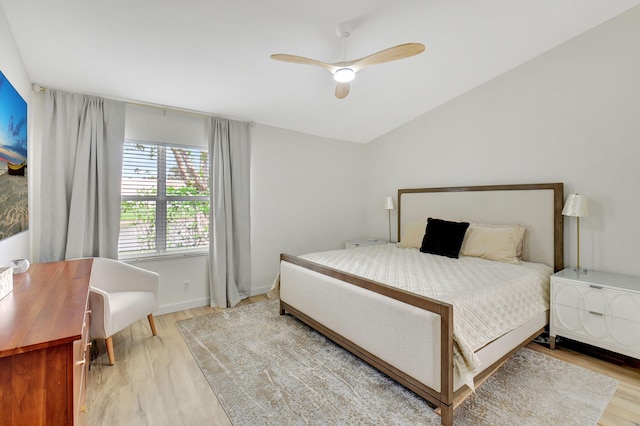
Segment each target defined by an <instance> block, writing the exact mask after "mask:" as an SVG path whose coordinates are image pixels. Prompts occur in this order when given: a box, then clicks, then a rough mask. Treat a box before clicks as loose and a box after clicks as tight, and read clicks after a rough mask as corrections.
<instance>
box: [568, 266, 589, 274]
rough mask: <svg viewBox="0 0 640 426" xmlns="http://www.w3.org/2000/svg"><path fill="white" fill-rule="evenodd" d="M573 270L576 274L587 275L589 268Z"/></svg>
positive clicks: (575, 268)
mask: <svg viewBox="0 0 640 426" xmlns="http://www.w3.org/2000/svg"><path fill="white" fill-rule="evenodd" d="M572 269H573V270H574V271H575V272H577V273H578V274H586V273H587V272H588V271H587V268H581V267H578V266H574V267H573V268H572Z"/></svg>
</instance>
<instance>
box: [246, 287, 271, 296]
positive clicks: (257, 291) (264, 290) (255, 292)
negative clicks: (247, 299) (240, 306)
mask: <svg viewBox="0 0 640 426" xmlns="http://www.w3.org/2000/svg"><path fill="white" fill-rule="evenodd" d="M269 290H271V286H270V285H267V286H264V287H258V288H252V289H251V291H250V292H249V296H256V295H258V294H266V293H268V292H269Z"/></svg>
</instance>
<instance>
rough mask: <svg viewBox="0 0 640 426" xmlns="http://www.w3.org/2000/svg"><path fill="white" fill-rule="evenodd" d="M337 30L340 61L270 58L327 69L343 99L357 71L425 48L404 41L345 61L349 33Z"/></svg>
mask: <svg viewBox="0 0 640 426" xmlns="http://www.w3.org/2000/svg"><path fill="white" fill-rule="evenodd" d="M337 32H338V36H339V37H340V38H341V39H342V61H340V62H335V63H333V64H329V63H326V62H322V61H318V60H316V59H310V58H305V57H304V56H297V55H288V54H285V53H277V54H274V55H271V59H275V60H276V61H284V62H293V63H295V64H303V65H316V66H319V67H322V68H324V69H326V70H328V71H329V72H330V73H331V74H333V78H334V80H335V81H336V82H337V84H336V98H338V99H344V98H346V97H347V95H348V94H349V89H350V85H349V82H350V81H351V80H353V79H354V78H355V76H356V73H357V72H358V71H360V70H362V69H364V68H366V67H369V66H371V65H377V64H382V63H385V62H391V61H396V60H398V59H403V58H408V57H410V56H414V55H417V54H419V53H422V52H424V49H425V47H424V45H423V44H421V43H405V44H399V45H397V46H394V47H390V48H388V49H384V50H381V51H379V52H376V53H373V54H371V55H368V56H365V57H363V58H360V59H354V60H352V61H347V60H346V59H345V56H346V55H345V43H346V39H347V38H348V37H349V35H350V33H349V32H348V31H340V30H338V31H337Z"/></svg>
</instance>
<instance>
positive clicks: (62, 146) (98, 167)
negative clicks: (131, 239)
mask: <svg viewBox="0 0 640 426" xmlns="http://www.w3.org/2000/svg"><path fill="white" fill-rule="evenodd" d="M124 122H125V104H124V103H123V102H118V101H112V100H106V99H102V98H98V97H95V96H87V95H80V94H74V93H67V92H62V91H58V90H47V91H46V92H45V101H44V124H43V136H42V138H43V141H42V142H43V143H42V146H43V148H42V158H43V161H42V163H43V164H42V197H41V207H42V212H43V213H42V222H43V223H42V227H41V229H42V232H41V234H40V260H41V261H42V262H48V261H58V260H63V259H72V258H77V257H87V256H100V257H109V258H113V259H117V258H118V234H119V231H120V181H121V173H122V146H123V141H124Z"/></svg>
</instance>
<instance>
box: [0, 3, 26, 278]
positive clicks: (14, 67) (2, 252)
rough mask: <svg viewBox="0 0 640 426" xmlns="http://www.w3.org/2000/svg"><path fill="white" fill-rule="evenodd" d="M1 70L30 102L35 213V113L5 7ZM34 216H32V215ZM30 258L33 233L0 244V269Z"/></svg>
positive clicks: (1, 19)
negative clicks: (20, 259)
mask: <svg viewBox="0 0 640 426" xmlns="http://www.w3.org/2000/svg"><path fill="white" fill-rule="evenodd" d="M0 71H2V73H3V74H4V75H5V77H6V78H7V79H8V80H9V81H10V82H11V84H12V85H13V87H14V88H15V89H16V90H17V91H18V93H20V96H22V98H23V99H24V100H25V101H26V102H27V108H28V113H27V114H28V120H29V123H28V126H29V135H28V137H29V141H28V142H27V143H28V146H27V155H28V161H27V164H28V167H27V173H28V174H29V177H28V179H29V210H30V211H32V206H33V196H32V194H31V188H32V187H33V175H34V168H33V167H32V165H31V155H32V154H31V148H32V143H31V140H32V139H33V137H32V133H33V132H32V121H33V120H32V117H31V115H32V111H31V107H30V104H31V93H32V91H31V81H30V79H29V75H28V74H27V70H26V69H25V67H24V63H23V62H22V57H21V56H20V52H19V51H18V46H17V45H16V42H15V39H14V38H13V34H12V33H11V30H10V28H9V22H7V18H6V16H5V14H4V10H3V9H2V6H0ZM29 217H31V215H29ZM19 258H31V232H30V231H24V232H21V233H19V234H16V235H13V236H11V237H9V238H6V239H4V240H2V241H0V266H6V265H8V262H9V261H10V260H11V259H19Z"/></svg>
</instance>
